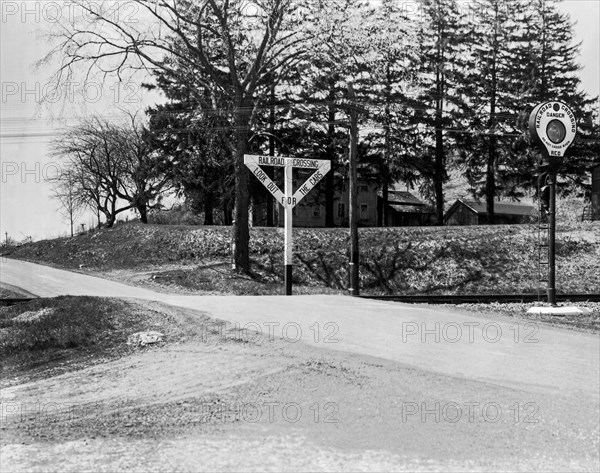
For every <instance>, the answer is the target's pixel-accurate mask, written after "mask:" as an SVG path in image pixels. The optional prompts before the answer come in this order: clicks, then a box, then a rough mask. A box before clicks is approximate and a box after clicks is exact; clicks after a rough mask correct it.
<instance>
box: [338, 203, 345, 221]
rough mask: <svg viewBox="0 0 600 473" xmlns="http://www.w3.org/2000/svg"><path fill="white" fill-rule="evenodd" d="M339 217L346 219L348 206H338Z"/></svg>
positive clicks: (341, 204)
mask: <svg viewBox="0 0 600 473" xmlns="http://www.w3.org/2000/svg"><path fill="white" fill-rule="evenodd" d="M337 215H338V217H339V218H344V217H345V216H346V204H343V203H339V204H338V214H337Z"/></svg>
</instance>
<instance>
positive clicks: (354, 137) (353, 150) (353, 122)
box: [348, 83, 360, 296]
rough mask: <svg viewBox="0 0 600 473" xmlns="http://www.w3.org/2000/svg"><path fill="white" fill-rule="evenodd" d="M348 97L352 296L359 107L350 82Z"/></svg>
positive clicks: (355, 286) (353, 289)
mask: <svg viewBox="0 0 600 473" xmlns="http://www.w3.org/2000/svg"><path fill="white" fill-rule="evenodd" d="M348 97H349V98H350V102H351V103H350V195H349V197H350V199H349V200H350V205H349V207H350V268H349V269H350V287H349V288H348V290H349V292H350V295H351V296H358V295H359V293H360V287H359V279H358V265H359V253H358V215H357V207H358V196H357V191H358V185H357V180H358V177H357V174H358V173H357V163H356V161H357V154H358V151H357V150H358V109H357V108H356V94H355V93H354V88H353V86H352V83H348Z"/></svg>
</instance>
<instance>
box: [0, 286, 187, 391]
mask: <svg viewBox="0 0 600 473" xmlns="http://www.w3.org/2000/svg"><path fill="white" fill-rule="evenodd" d="M140 331H159V332H161V333H163V334H165V335H166V337H167V338H166V340H167V341H172V340H175V339H182V338H186V337H190V336H193V335H194V333H195V332H194V328H193V326H192V325H189V326H188V324H185V323H183V322H182V321H181V320H179V319H178V318H176V317H174V316H172V315H170V314H165V313H163V312H162V311H157V310H153V309H150V308H148V307H147V306H142V305H139V304H136V303H133V302H128V301H121V300H113V299H102V298H94V297H57V298H54V299H35V300H33V301H31V302H28V303H25V304H18V305H15V306H11V307H2V308H0V360H1V364H0V373H1V374H2V376H1V378H2V379H3V380H7V379H8V378H12V379H13V380H14V378H15V377H20V376H25V377H31V376H37V375H40V374H41V373H42V372H45V373H46V374H50V373H49V372H48V370H49V369H51V370H53V371H52V373H51V374H59V373H60V372H63V371H66V370H68V369H73V368H76V367H78V366H88V365H89V364H90V363H94V362H96V361H102V360H106V359H110V358H115V357H119V356H122V355H124V354H126V353H128V352H129V351H131V350H133V348H132V347H130V346H129V345H127V339H128V337H129V335H131V334H133V333H136V332H140Z"/></svg>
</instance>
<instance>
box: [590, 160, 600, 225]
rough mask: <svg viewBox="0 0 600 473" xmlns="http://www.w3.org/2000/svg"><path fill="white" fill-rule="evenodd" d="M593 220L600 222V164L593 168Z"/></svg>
mask: <svg viewBox="0 0 600 473" xmlns="http://www.w3.org/2000/svg"><path fill="white" fill-rule="evenodd" d="M592 220H600V164H597V165H596V166H594V167H593V168H592Z"/></svg>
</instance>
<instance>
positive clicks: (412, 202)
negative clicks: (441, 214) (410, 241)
mask: <svg viewBox="0 0 600 473" xmlns="http://www.w3.org/2000/svg"><path fill="white" fill-rule="evenodd" d="M384 205H385V203H384V200H383V193H382V192H381V190H380V191H379V192H378V193H377V225H378V226H379V227H383V226H384V222H383V208H384ZM387 215H388V226H390V227H409V226H411V227H412V226H420V225H431V224H433V223H434V220H435V214H434V213H433V212H432V211H431V210H430V207H429V205H428V204H426V203H425V202H423V201H421V200H419V199H418V198H417V197H415V196H414V195H413V194H411V193H410V192H406V191H397V190H394V189H390V190H389V191H388V201H387Z"/></svg>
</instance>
